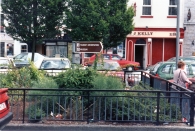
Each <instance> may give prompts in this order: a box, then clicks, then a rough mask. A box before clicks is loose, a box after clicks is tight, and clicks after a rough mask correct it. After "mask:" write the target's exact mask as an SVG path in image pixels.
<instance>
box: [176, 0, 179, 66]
mask: <svg viewBox="0 0 195 131" xmlns="http://www.w3.org/2000/svg"><path fill="white" fill-rule="evenodd" d="M179 19H180V0H177V33H176V69H177V63H178V57H179V36H180V31H179Z"/></svg>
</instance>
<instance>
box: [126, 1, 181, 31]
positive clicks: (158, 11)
mask: <svg viewBox="0 0 195 131" xmlns="http://www.w3.org/2000/svg"><path fill="white" fill-rule="evenodd" d="M151 2H152V15H151V16H153V18H140V17H141V16H142V6H143V0H130V1H129V2H128V6H131V5H133V4H134V3H136V6H137V7H136V16H135V17H134V23H135V27H146V26H148V28H154V27H155V28H163V27H164V28H165V27H166V28H176V25H177V18H167V16H168V7H169V0H151ZM183 11H184V0H180V28H183V20H184V18H183V17H184V16H183Z"/></svg>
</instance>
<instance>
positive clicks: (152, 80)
mask: <svg viewBox="0 0 195 131" xmlns="http://www.w3.org/2000/svg"><path fill="white" fill-rule="evenodd" d="M153 85H154V77H152V76H150V87H153V88H154V86H153Z"/></svg>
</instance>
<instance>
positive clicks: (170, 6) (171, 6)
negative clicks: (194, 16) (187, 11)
mask: <svg viewBox="0 0 195 131" xmlns="http://www.w3.org/2000/svg"><path fill="white" fill-rule="evenodd" d="M170 2H171V0H169V7H168V16H177V12H176V14H175V15H173V14H169V9H170V8H173V7H176V10H177V0H175V3H176V4H175V5H171V3H170Z"/></svg>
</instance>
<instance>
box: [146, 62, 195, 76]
mask: <svg viewBox="0 0 195 131" xmlns="http://www.w3.org/2000/svg"><path fill="white" fill-rule="evenodd" d="M185 64H186V66H185V71H186V73H187V76H188V77H189V78H191V77H194V76H195V62H185ZM176 66H177V64H176V62H174V61H165V62H158V63H156V64H155V66H154V67H153V68H152V70H150V71H149V73H150V74H152V75H155V76H158V77H160V78H163V79H166V80H171V79H173V72H174V71H175V70H176Z"/></svg>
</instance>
